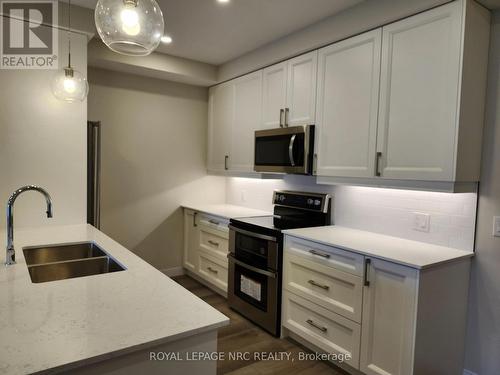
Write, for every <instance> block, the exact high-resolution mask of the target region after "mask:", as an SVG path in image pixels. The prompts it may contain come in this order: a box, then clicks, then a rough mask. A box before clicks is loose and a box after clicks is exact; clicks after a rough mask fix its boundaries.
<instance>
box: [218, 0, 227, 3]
mask: <svg viewBox="0 0 500 375" xmlns="http://www.w3.org/2000/svg"><path fill="white" fill-rule="evenodd" d="M217 2H218V3H221V4H227V3H229V0H217Z"/></svg>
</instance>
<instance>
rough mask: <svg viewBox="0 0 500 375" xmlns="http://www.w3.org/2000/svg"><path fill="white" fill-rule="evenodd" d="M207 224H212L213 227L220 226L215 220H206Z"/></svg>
mask: <svg viewBox="0 0 500 375" xmlns="http://www.w3.org/2000/svg"><path fill="white" fill-rule="evenodd" d="M208 222H209V223H210V224H214V225H219V224H220V223H219V222H218V221H217V220H208Z"/></svg>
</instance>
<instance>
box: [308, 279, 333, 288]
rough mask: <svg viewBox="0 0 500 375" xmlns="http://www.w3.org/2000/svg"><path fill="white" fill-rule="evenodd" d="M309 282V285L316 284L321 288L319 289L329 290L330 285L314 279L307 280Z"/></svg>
mask: <svg viewBox="0 0 500 375" xmlns="http://www.w3.org/2000/svg"><path fill="white" fill-rule="evenodd" d="M308 283H309V284H311V285H314V286H317V287H318V288H321V289H324V290H329V289H330V287H329V286H328V285H321V284H318V283H317V282H316V281H314V280H309V281H308Z"/></svg>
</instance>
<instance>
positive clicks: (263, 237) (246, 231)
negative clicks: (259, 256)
mask: <svg viewBox="0 0 500 375" xmlns="http://www.w3.org/2000/svg"><path fill="white" fill-rule="evenodd" d="M228 227H229V229H230V230H234V231H235V232H238V233H241V234H244V235H246V236H250V237H255V238H260V239H261V240H267V241H272V242H276V237H272V236H266V235H265V234H259V233H254V232H250V231H248V230H244V229H240V228H236V227H234V226H233V225H231V224H229V225H228Z"/></svg>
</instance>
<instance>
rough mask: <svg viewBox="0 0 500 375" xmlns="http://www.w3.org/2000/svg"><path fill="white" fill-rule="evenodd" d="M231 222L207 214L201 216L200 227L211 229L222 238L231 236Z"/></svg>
mask: <svg viewBox="0 0 500 375" xmlns="http://www.w3.org/2000/svg"><path fill="white" fill-rule="evenodd" d="M228 225H229V220H227V219H222V218H219V217H217V216H210V215H207V214H200V226H202V227H205V228H211V229H213V230H216V231H218V232H219V234H220V235H221V236H223V237H224V236H226V238H228V236H229V228H228V227H227V226H228Z"/></svg>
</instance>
